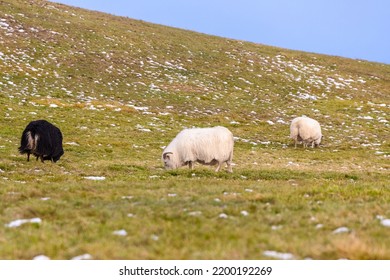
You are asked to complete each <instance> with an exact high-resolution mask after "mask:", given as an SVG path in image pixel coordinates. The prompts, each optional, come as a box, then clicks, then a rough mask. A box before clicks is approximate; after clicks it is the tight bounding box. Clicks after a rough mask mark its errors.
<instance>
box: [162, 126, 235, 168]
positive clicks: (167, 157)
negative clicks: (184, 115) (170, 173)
mask: <svg viewBox="0 0 390 280" xmlns="http://www.w3.org/2000/svg"><path fill="white" fill-rule="evenodd" d="M233 146H234V140H233V134H232V133H231V132H230V131H229V130H228V129H227V128H225V127H222V126H216V127H211V128H191V129H184V130H182V131H181V132H180V133H179V134H178V135H177V136H176V137H175V138H174V139H173V140H172V142H171V143H170V144H169V145H168V146H167V147H166V148H165V149H164V151H163V153H162V161H163V162H164V166H165V168H166V169H176V168H179V167H181V166H184V165H188V166H189V167H190V169H192V168H193V164H194V163H195V162H199V163H201V164H204V165H216V164H218V166H217V169H216V170H215V171H216V172H218V171H219V170H220V169H221V166H222V164H223V163H224V162H226V164H227V167H228V172H233V170H232V166H231V163H232V159H233Z"/></svg>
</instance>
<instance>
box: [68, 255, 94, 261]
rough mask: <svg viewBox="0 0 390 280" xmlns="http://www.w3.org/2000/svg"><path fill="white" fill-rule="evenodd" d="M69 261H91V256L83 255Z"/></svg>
mask: <svg viewBox="0 0 390 280" xmlns="http://www.w3.org/2000/svg"><path fill="white" fill-rule="evenodd" d="M71 260H73V261H78V260H92V256H91V255H90V254H83V255H80V256H76V257H73V258H72V259H71Z"/></svg>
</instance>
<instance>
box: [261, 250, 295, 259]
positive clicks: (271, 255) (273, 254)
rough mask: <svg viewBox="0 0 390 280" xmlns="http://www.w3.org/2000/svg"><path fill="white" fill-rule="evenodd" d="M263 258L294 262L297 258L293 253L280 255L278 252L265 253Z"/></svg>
mask: <svg viewBox="0 0 390 280" xmlns="http://www.w3.org/2000/svg"><path fill="white" fill-rule="evenodd" d="M263 256H265V257H268V258H274V259H278V260H293V259H294V258H295V257H294V255H293V254H291V253H280V252H276V251H268V250H267V251H264V252H263Z"/></svg>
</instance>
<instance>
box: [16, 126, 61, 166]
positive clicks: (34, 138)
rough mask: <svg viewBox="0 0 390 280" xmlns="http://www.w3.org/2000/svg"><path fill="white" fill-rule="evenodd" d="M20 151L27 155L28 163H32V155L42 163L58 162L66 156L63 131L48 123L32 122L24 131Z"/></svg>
mask: <svg viewBox="0 0 390 280" xmlns="http://www.w3.org/2000/svg"><path fill="white" fill-rule="evenodd" d="M18 150H19V152H20V153H21V154H27V161H30V154H33V155H34V156H36V159H37V160H38V158H39V159H40V160H41V161H42V162H44V161H45V160H51V161H52V162H57V161H58V160H59V159H60V157H61V156H62V155H63V154H64V150H63V148H62V134H61V131H60V130H59V128H58V127H56V126H54V125H52V124H51V123H49V122H48V121H45V120H37V121H32V122H30V123H29V124H28V125H27V127H26V128H25V130H24V131H23V134H22V138H21V143H20V147H19V148H18Z"/></svg>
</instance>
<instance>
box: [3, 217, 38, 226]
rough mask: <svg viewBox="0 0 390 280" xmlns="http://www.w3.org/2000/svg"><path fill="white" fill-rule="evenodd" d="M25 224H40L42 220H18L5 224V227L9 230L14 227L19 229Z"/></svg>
mask: <svg viewBox="0 0 390 280" xmlns="http://www.w3.org/2000/svg"><path fill="white" fill-rule="evenodd" d="M27 223H30V224H40V223H42V220H41V218H32V219H18V220H15V221H12V222H10V223H8V224H6V225H5V226H6V227H9V228H14V227H20V226H21V225H23V224H27Z"/></svg>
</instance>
